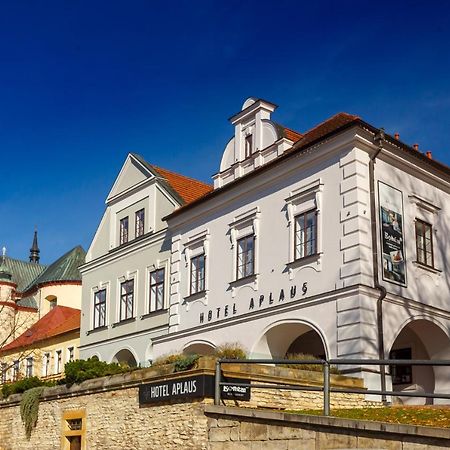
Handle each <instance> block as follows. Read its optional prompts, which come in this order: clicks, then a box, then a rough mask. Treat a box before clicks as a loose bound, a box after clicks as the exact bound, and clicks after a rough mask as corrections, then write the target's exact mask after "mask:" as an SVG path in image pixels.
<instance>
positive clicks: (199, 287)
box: [190, 253, 206, 295]
mask: <svg viewBox="0 0 450 450" xmlns="http://www.w3.org/2000/svg"><path fill="white" fill-rule="evenodd" d="M205 259H206V257H205V254H204V253H202V254H200V255H197V256H194V257H192V258H191V289H190V291H191V295H192V294H197V293H199V292H203V291H204V290H205Z"/></svg>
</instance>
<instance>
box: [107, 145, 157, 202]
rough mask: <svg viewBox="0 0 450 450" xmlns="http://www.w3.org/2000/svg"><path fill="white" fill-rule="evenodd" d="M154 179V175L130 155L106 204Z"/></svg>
mask: <svg viewBox="0 0 450 450" xmlns="http://www.w3.org/2000/svg"><path fill="white" fill-rule="evenodd" d="M152 177H153V174H152V173H151V172H150V170H148V169H147V168H146V167H145V166H144V165H143V164H141V163H140V162H139V161H138V160H137V159H136V158H135V157H134V156H133V155H131V154H130V155H128V157H127V159H126V161H125V163H124V165H123V166H122V169H121V170H120V173H119V175H118V176H117V178H116V181H115V182H114V185H113V187H112V189H111V192H110V193H109V194H108V198H107V199H106V202H108V201H109V200H111V199H112V198H114V197H116V196H117V195H119V194H121V193H123V192H126V191H128V190H130V189H131V188H133V187H134V186H137V185H139V184H141V183H142V182H144V181H146V180H148V179H149V178H152Z"/></svg>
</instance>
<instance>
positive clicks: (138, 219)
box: [134, 209, 145, 237]
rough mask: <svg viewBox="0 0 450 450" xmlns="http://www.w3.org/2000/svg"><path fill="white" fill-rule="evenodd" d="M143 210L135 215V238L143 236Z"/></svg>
mask: <svg viewBox="0 0 450 450" xmlns="http://www.w3.org/2000/svg"><path fill="white" fill-rule="evenodd" d="M144 223H145V209H140V210H139V211H136V213H135V230H134V231H135V237H140V236H143V235H144Z"/></svg>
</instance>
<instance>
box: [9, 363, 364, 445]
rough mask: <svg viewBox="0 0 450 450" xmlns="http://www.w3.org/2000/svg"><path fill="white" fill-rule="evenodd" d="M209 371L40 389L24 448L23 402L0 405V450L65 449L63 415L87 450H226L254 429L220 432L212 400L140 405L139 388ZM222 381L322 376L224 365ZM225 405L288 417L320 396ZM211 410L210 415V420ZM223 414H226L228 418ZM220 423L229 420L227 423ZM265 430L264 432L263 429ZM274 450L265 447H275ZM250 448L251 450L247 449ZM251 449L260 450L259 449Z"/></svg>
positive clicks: (339, 382) (347, 381)
mask: <svg viewBox="0 0 450 450" xmlns="http://www.w3.org/2000/svg"><path fill="white" fill-rule="evenodd" d="M213 368H214V362H212V361H209V360H207V359H205V360H202V361H200V362H199V367H198V368H197V369H195V370H192V371H187V372H182V373H173V368H171V367H160V368H150V369H142V370H136V371H134V372H131V373H127V374H120V375H114V376H111V377H104V378H97V379H94V380H89V381H85V382H84V383H81V384H79V385H73V386H70V387H67V386H58V387H53V388H46V389H45V390H44V391H43V395H42V399H41V402H40V406H39V419H38V423H37V427H36V429H35V430H33V432H32V435H31V439H30V440H29V441H28V440H27V438H26V437H25V431H24V427H23V424H22V423H21V419H20V408H19V404H20V400H21V395H12V396H10V397H9V399H8V400H6V401H1V402H0V450H22V449H31V448H39V449H42V450H50V449H51V450H53V449H58V448H62V447H61V445H62V442H63V441H64V442H65V438H63V437H62V436H63V429H64V427H67V422H66V420H65V415H67V414H68V413H71V412H74V411H82V412H83V414H84V415H85V419H84V421H85V422H84V423H85V438H86V442H87V446H86V448H87V449H99V450H100V449H101V450H103V449H104V450H115V449H117V450H119V449H129V450H140V449H158V450H162V449H168V450H171V449H189V448H191V449H208V448H211V449H215V448H221V446H222V445H225V444H223V442H229V444H226V445H228V447H225V448H232V447H231V446H232V445H235V444H236V443H238V442H241V441H240V440H238V439H237V437H239V439H242V438H245V436H246V434H245V433H246V431H245V430H246V427H247V428H248V427H253V425H249V424H248V423H247V422H246V421H245V420H244V421H243V422H242V424H241V425H239V426H238V425H236V424H235V423H234V422H233V425H230V426H229V427H222V426H219V425H223V424H224V423H229V422H226V421H225V422H223V421H218V420H216V419H214V418H213V417H212V416H211V414H213V413H211V410H207V411H209V412H207V415H205V408H212V407H213V405H212V402H213V400H212V399H211V398H199V399H190V400H185V401H184V402H183V401H178V402H175V401H173V402H172V403H171V402H165V403H157V404H151V405H140V404H139V398H138V391H139V385H140V384H143V383H148V382H154V381H166V380H170V379H177V380H178V379H182V378H184V377H187V376H191V375H201V374H204V375H212V374H213ZM224 375H225V377H228V376H229V377H234V378H244V379H253V380H255V381H256V382H258V383H265V384H266V383H274V382H278V381H284V382H289V383H291V384H294V385H301V384H307V385H310V386H311V385H318V384H320V383H321V377H322V374H321V373H309V372H305V371H295V370H294V371H292V370H291V369H283V368H277V367H269V366H264V367H258V366H250V367H243V366H239V367H237V365H232V364H230V365H224ZM332 384H333V385H335V386H350V387H355V386H357V387H361V388H362V387H363V386H362V381H361V380H359V379H356V378H349V377H340V376H335V377H334V378H333V379H332ZM363 397H364V396H363V394H358V395H357V396H354V395H351V396H350V395H347V394H333V397H332V405H333V406H341V407H342V406H357V405H360V406H367V405H368V403H367V402H365V401H364V398H363ZM226 404H227V405H235V404H239V405H241V406H246V408H238V410H239V411H246V412H247V414H254V410H253V409H250V408H256V407H257V408H278V409H288V410H289V409H298V408H305V407H310V408H311V407H315V406H316V407H321V406H322V394H321V393H320V392H306V393H305V392H303V391H298V390H295V391H284V390H279V389H273V390H265V389H260V388H253V389H252V394H251V401H250V402H243V401H242V402H234V401H230V400H227V401H226ZM232 409H236V408H232ZM215 411H216V410H215ZM217 411H218V410H217ZM217 411H216V413H214V414H216V416H217V414H218V413H217ZM229 411H230V410H229V409H227V412H226V414H229ZM226 414H225V415H226ZM246 417H247V416H246ZM213 419H214V420H216V422H214V420H213ZM225 419H226V420H229V419H227V418H226V417H225ZM233 420H234V421H236V420H238V419H233ZM244 422H246V424H244ZM214 424H216V425H214ZM258 426H259V425H258V424H255V427H256V429H257V428H258ZM280 426H285V425H280ZM222 428H227V430H222ZM214 429H217V431H214ZM266 429H267V430H268V429H269V428H267V426H266ZM271 433H272V432H271ZM224 434H225V436H227V439H229V441H219V440H218V439H219V438H218V436H219V435H220V436H222V437H223V436H224ZM270 436H273V434H270ZM305 436H306V435H305ZM209 439H211V443H209ZM305 439H306V438H305ZM269 440H274V439H272V438H271V439H269ZM278 440H280V439H278ZM242 442H246V441H245V440H244V441H242ZM261 442H263V441H261ZM239 445H240V444H239ZM252 445H253V444H252ZM258 445H259V444H258ZM261 445H262V444H261ZM265 445H269V444H264V446H265ZM270 445H272V444H270ZM273 445H274V444H273ZM273 445H272V447H270V448H277V447H273ZM280 445H284V443H280ZM286 445H288V444H286ZM240 448H243V447H242V446H241V447H240ZM249 448H253V447H252V446H250V447H249ZM254 448H258V449H259V448H260V447H258V446H257V447H254ZM264 448H265V447H264ZM279 448H282V447H279ZM302 448H303V447H302Z"/></svg>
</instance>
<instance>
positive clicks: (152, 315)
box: [139, 308, 168, 320]
mask: <svg viewBox="0 0 450 450" xmlns="http://www.w3.org/2000/svg"><path fill="white" fill-rule="evenodd" d="M167 311H168V309H167V308H162V309H157V310H155V311H150V312H149V313H147V314H144V315H142V316H140V317H139V318H140V319H141V320H144V319H148V318H149V317H155V316H159V315H161V314H164V313H166V312H167Z"/></svg>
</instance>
